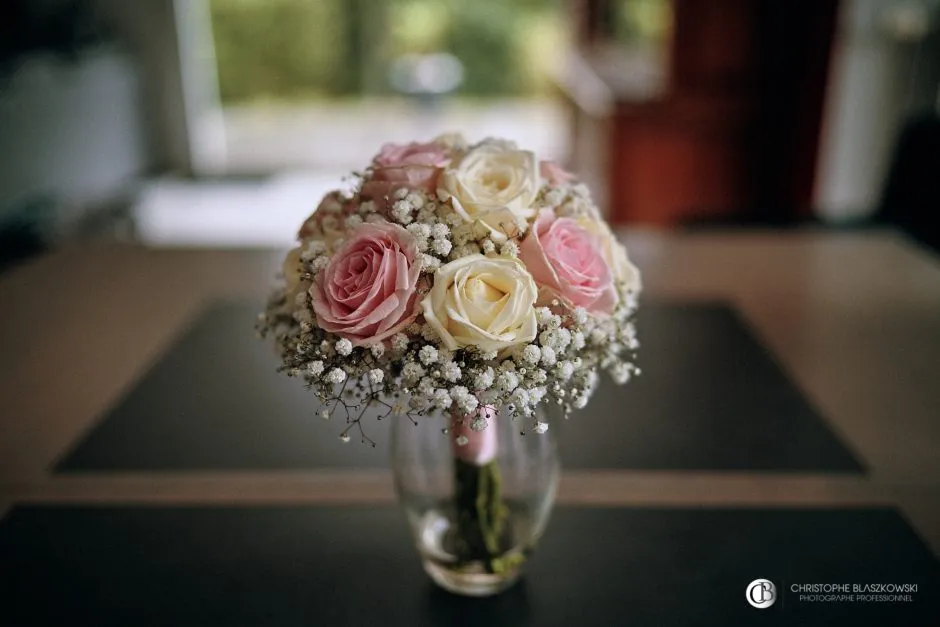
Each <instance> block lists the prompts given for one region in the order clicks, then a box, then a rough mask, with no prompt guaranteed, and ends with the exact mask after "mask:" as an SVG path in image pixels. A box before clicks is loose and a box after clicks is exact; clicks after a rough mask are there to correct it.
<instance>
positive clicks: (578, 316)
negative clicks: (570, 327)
mask: <svg viewBox="0 0 940 627" xmlns="http://www.w3.org/2000/svg"><path fill="white" fill-rule="evenodd" d="M571 319H572V320H574V322H575V324H584V323H586V322H587V319H588V313H587V310H586V309H585V308H584V307H575V308H574V310H573V311H572V312H571Z"/></svg>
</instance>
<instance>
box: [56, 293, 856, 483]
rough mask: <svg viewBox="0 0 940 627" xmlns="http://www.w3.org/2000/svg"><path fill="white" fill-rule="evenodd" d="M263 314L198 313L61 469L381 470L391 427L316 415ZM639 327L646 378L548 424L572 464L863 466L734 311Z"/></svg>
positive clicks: (693, 313)
mask: <svg viewBox="0 0 940 627" xmlns="http://www.w3.org/2000/svg"><path fill="white" fill-rule="evenodd" d="M257 308H258V305H257V303H250V302H220V303H216V304H215V305H213V306H211V307H209V308H208V309H207V310H206V311H204V312H203V313H202V314H201V315H200V316H199V317H198V319H197V320H195V322H194V323H193V324H192V325H191V326H190V327H189V329H188V331H187V332H186V333H185V334H184V335H183V336H182V337H181V338H180V340H179V341H178V342H177V343H176V344H175V345H174V346H173V347H172V348H170V349H169V351H168V352H167V353H166V354H164V355H163V356H162V358H161V359H160V360H159V361H158V363H156V364H155V365H154V366H153V367H152V368H151V369H150V371H149V372H148V373H147V374H146V375H145V376H144V377H143V378H142V380H141V381H139V383H138V384H137V385H136V386H135V387H134V388H133V389H132V390H131V391H130V392H129V393H128V394H127V395H126V396H125V397H123V398H122V399H121V400H120V402H119V403H118V404H117V405H116V406H115V407H113V408H112V409H111V410H110V411H109V412H108V413H107V415H105V416H103V418H102V420H101V422H100V423H99V424H98V426H97V427H96V428H95V429H93V430H92V431H91V432H90V434H89V435H88V436H87V437H86V438H85V439H84V440H82V441H81V442H80V443H78V445H77V446H76V448H74V449H73V450H72V451H71V452H70V453H69V454H68V455H66V456H65V458H64V459H63V460H62V461H61V462H60V463H59V464H58V465H57V470H58V471H59V472H73V471H118V470H192V469H200V470H208V469H211V470H225V469H239V470H259V469H262V470H263V469H309V468H363V467H366V468H382V467H386V466H387V463H388V450H387V446H384V444H385V443H386V442H387V441H388V437H387V430H388V423H387V422H386V423H379V422H376V421H371V422H370V423H368V426H367V428H368V430H369V434H370V436H371V437H373V439H375V440H377V441H379V442H380V443H381V444H383V446H379V447H378V448H376V449H373V448H370V447H365V446H348V445H343V444H342V443H340V442H339V441H338V439H337V438H336V435H338V433H339V431H340V430H341V426H340V425H337V424H332V423H329V422H325V421H323V420H322V419H320V418H317V417H315V412H316V409H317V405H316V403H315V402H314V399H313V398H312V395H311V394H310V393H308V392H307V391H306V390H304V389H303V386H302V383H301V382H300V381H298V380H296V379H290V378H288V377H286V376H284V375H281V374H279V373H277V372H276V371H275V368H276V366H277V362H276V359H275V357H274V354H273V349H272V348H271V347H270V346H269V345H267V344H265V343H262V342H259V341H257V340H256V339H255V338H254V335H253V334H252V333H251V327H252V324H253V322H254V319H255V316H256V314H257ZM637 325H638V329H639V335H640V339H641V342H642V344H643V345H642V349H641V354H640V363H641V365H642V367H643V370H644V375H643V376H640V377H637V378H636V379H635V380H634V381H632V382H631V383H630V384H629V385H627V386H624V387H618V386H616V385H614V384H613V383H612V382H610V381H609V380H607V379H606V377H605V378H604V380H603V383H602V384H601V386H600V388H599V389H598V391H597V393H596V395H595V397H594V398H593V399H592V401H591V403H590V404H589V405H588V407H587V408H586V409H585V410H583V411H581V412H579V413H577V414H575V415H573V416H572V418H571V419H570V421H568V422H567V423H563V424H556V425H555V426H554V428H555V429H556V430H557V431H558V432H559V433H560V436H559V437H560V445H561V454H562V460H563V464H564V465H565V467H566V468H572V469H593V468H614V469H655V470H673V469H676V470H699V469H705V470H761V471H784V472H787V471H821V472H837V473H859V472H862V470H863V467H862V464H861V462H860V461H859V458H858V456H857V455H854V454H853V453H852V452H851V451H849V450H848V449H847V448H846V446H845V445H844V444H843V443H842V442H841V441H840V440H839V438H838V437H836V435H835V434H834V433H833V432H832V431H831V430H830V429H829V427H828V426H827V424H826V423H825V421H824V420H823V419H822V418H821V417H820V416H819V415H818V413H817V412H816V411H815V410H814V409H813V407H812V406H811V405H810V404H809V403H808V402H807V400H806V399H805V398H804V397H803V395H802V394H801V393H800V391H799V390H798V389H797V388H796V387H795V386H794V385H793V383H792V382H791V381H790V379H789V378H788V377H787V375H786V373H785V372H783V371H782V370H781V369H780V367H779V366H778V365H777V364H776V363H775V362H774V360H773V358H772V356H771V354H770V353H769V351H767V350H766V349H765V348H763V347H762V346H761V345H760V344H759V343H758V341H757V340H756V339H755V337H754V336H753V334H752V333H751V332H750V331H749V329H748V328H747V325H746V324H745V323H744V322H743V321H742V319H741V318H740V317H739V316H738V315H737V314H736V312H735V311H734V310H733V309H731V308H729V307H728V306H726V305H723V304H720V303H713V302H704V303H703V302H698V303H696V302H658V303H657V302H650V303H645V304H644V307H643V308H642V309H641V312H640V315H639V319H638V322H637ZM209 443H211V445H210V444H209Z"/></svg>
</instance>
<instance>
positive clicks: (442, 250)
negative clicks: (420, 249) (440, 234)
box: [431, 238, 453, 256]
mask: <svg viewBox="0 0 940 627" xmlns="http://www.w3.org/2000/svg"><path fill="white" fill-rule="evenodd" d="M452 247H453V245H452V244H451V243H450V240H448V239H443V238H439V239H435V240H434V241H433V242H431V250H433V251H434V253H435V254H438V255H442V256H446V255H447V254H449V253H450V250H451V248H452Z"/></svg>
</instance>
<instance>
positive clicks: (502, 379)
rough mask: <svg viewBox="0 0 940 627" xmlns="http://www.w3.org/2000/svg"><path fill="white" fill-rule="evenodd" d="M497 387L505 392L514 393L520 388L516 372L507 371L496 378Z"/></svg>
mask: <svg viewBox="0 0 940 627" xmlns="http://www.w3.org/2000/svg"><path fill="white" fill-rule="evenodd" d="M496 387H498V388H499V389H500V390H503V391H504V392H512V391H513V390H515V389H516V388H517V387H519V377H518V376H516V373H515V372H511V371H506V372H503V373H502V374H500V375H499V376H498V377H496Z"/></svg>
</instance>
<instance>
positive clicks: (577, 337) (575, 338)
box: [571, 331, 584, 351]
mask: <svg viewBox="0 0 940 627" xmlns="http://www.w3.org/2000/svg"><path fill="white" fill-rule="evenodd" d="M571 348H573V349H574V350H576V351H579V350H581V349H582V348H584V334H583V333H581V332H580V331H575V332H574V333H572V334H571Z"/></svg>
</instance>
